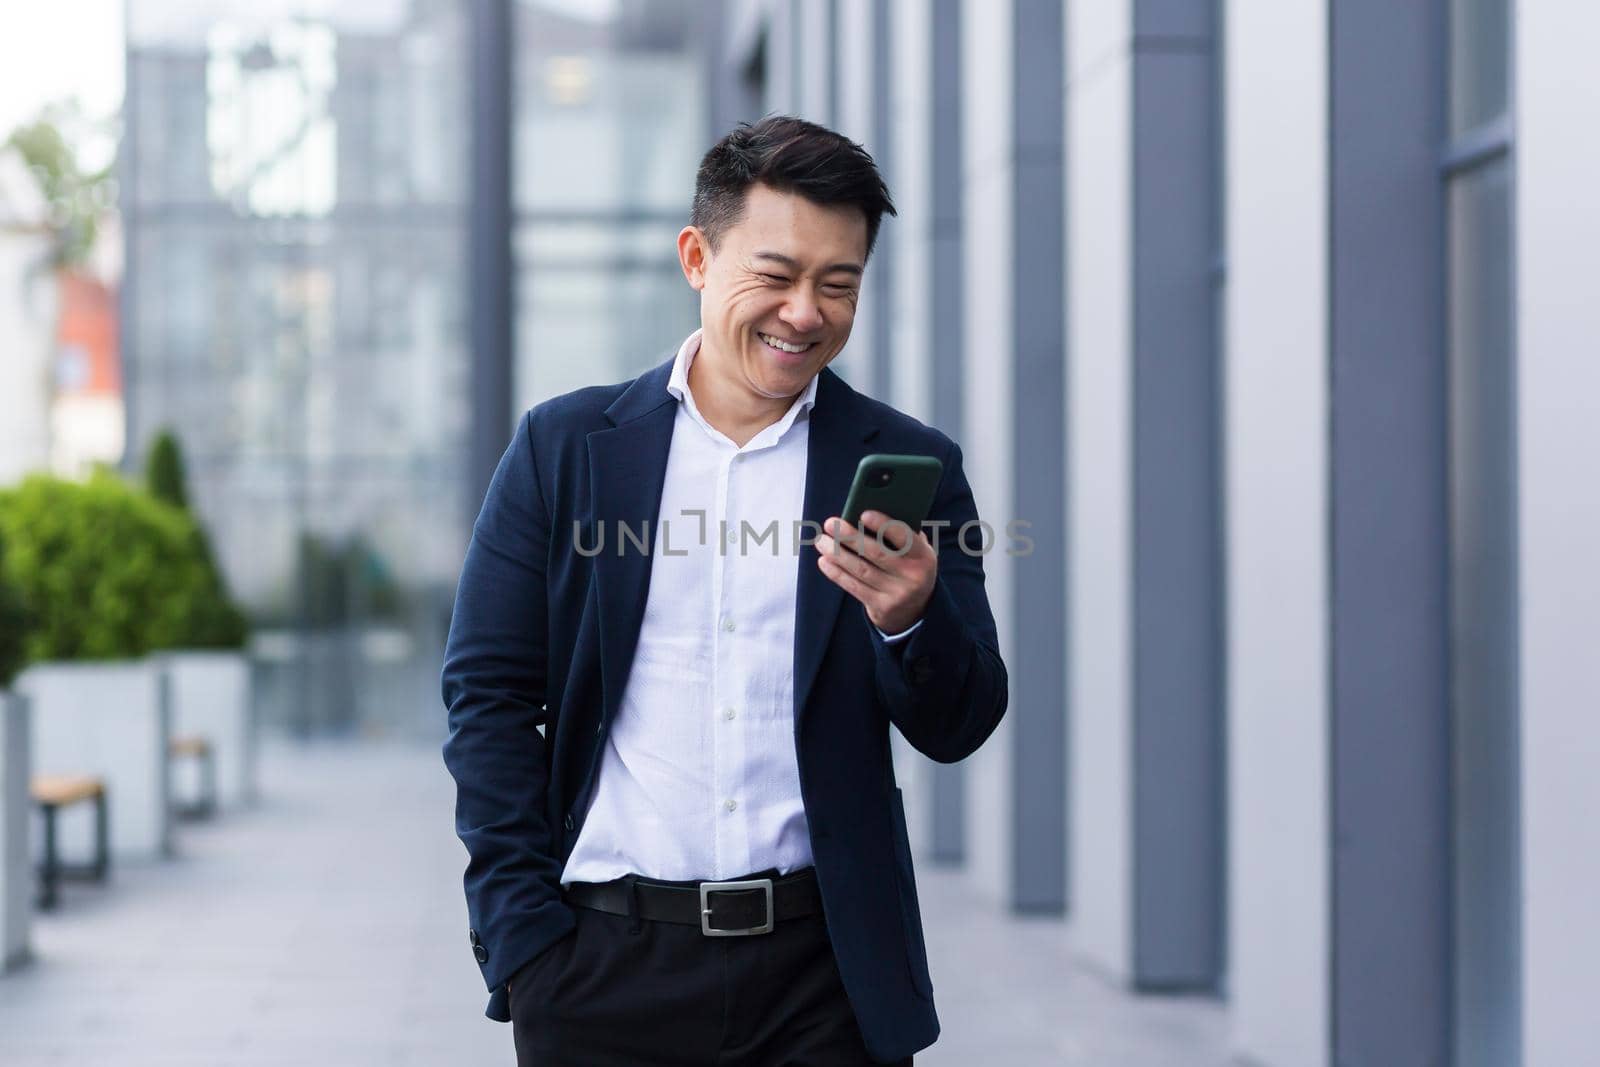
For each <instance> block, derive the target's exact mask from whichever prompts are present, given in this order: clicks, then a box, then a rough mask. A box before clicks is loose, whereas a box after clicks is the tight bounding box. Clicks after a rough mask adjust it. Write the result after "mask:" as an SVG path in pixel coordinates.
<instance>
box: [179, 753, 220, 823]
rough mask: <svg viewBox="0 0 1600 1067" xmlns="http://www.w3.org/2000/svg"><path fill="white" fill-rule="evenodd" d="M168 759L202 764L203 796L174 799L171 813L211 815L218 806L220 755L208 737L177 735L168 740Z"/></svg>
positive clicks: (201, 817) (193, 817) (189, 816)
mask: <svg viewBox="0 0 1600 1067" xmlns="http://www.w3.org/2000/svg"><path fill="white" fill-rule="evenodd" d="M167 756H168V758H169V759H174V760H179V759H192V760H194V761H195V762H196V763H198V764H199V766H200V795H199V796H198V797H196V798H195V799H194V800H189V801H180V800H177V799H174V800H173V802H172V812H173V814H174V815H177V816H178V817H180V818H184V819H205V818H209V817H210V816H211V814H212V812H214V811H216V809H217V757H216V753H215V752H214V751H213V750H212V748H211V741H210V739H209V738H206V737H203V736H201V735H199V734H187V735H184V736H181V737H174V738H173V739H172V740H171V741H169V742H168V743H167Z"/></svg>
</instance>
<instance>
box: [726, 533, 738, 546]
mask: <svg viewBox="0 0 1600 1067" xmlns="http://www.w3.org/2000/svg"><path fill="white" fill-rule="evenodd" d="M738 541H739V532H738V531H737V530H729V531H728V544H730V545H732V544H737V543H738Z"/></svg>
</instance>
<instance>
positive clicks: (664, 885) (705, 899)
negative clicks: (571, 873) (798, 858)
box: [563, 867, 822, 937]
mask: <svg viewBox="0 0 1600 1067" xmlns="http://www.w3.org/2000/svg"><path fill="white" fill-rule="evenodd" d="M563 895H564V896H565V897H566V900H567V902H568V903H569V904H576V905H577V906H578V907H580V908H590V909H592V910H594V911H604V912H609V913H611V914H612V915H630V916H631V915H634V914H636V913H637V915H638V916H639V917H640V918H644V919H651V920H654V921H656V922H669V923H681V924H683V925H685V926H698V927H700V932H701V933H703V934H705V935H706V936H707V937H738V936H742V935H746V934H765V933H770V932H771V931H772V926H773V924H774V923H775V922H784V921H786V920H789V919H798V918H800V917H801V916H804V915H816V914H818V913H819V912H821V911H822V892H821V890H819V889H818V888H817V871H816V868H815V867H806V868H804V869H802V870H799V871H795V872H794V873H793V874H787V875H784V876H783V877H782V878H745V879H740V880H738V881H733V882H660V881H656V880H654V879H649V878H641V877H638V876H635V875H629V876H627V877H624V878H618V879H616V880H614V881H610V882H573V883H572V884H571V885H569V886H567V888H566V890H565V891H564V894H563ZM635 900H636V901H637V902H638V905H637V909H636V910H635V909H634V908H633V907H630V902H631V901H635Z"/></svg>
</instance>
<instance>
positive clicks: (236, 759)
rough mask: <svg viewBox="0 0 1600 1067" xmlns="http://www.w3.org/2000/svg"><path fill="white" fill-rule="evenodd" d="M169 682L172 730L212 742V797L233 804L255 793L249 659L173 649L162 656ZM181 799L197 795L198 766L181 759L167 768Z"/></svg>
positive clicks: (238, 654)
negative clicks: (214, 794)
mask: <svg viewBox="0 0 1600 1067" xmlns="http://www.w3.org/2000/svg"><path fill="white" fill-rule="evenodd" d="M165 659H166V663H167V674H168V677H169V678H170V679H171V686H172V723H173V726H172V732H173V733H174V734H175V735H177V736H180V737H182V736H187V735H191V734H199V735H201V736H203V737H205V738H206V739H207V740H208V741H210V742H211V751H212V758H213V759H214V760H215V761H216V772H217V801H218V804H219V805H220V806H221V807H223V808H237V807H241V806H243V805H245V804H249V803H252V802H254V800H255V797H256V723H255V714H254V701H253V700H252V699H251V696H252V692H251V684H250V660H249V658H248V657H247V656H245V654H244V653H242V652H174V653H172V654H170V655H168V656H166V657H165ZM172 774H173V778H174V781H173V788H174V789H175V790H176V791H177V793H178V795H179V796H181V797H183V798H184V799H189V798H193V797H195V796H197V795H198V787H199V774H198V768H197V767H196V766H195V765H194V763H193V761H192V760H183V761H181V762H180V763H179V764H178V765H177V766H175V767H174V768H173V770H172Z"/></svg>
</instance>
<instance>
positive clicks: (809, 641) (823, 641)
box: [794, 367, 878, 731]
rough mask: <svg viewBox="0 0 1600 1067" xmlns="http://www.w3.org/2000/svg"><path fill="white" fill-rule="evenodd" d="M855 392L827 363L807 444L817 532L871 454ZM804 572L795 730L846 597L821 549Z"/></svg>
mask: <svg viewBox="0 0 1600 1067" xmlns="http://www.w3.org/2000/svg"><path fill="white" fill-rule="evenodd" d="M855 401H856V393H855V391H854V390H852V389H851V388H850V387H849V386H848V385H846V384H845V383H844V381H843V379H841V378H840V377H839V376H838V375H837V374H835V373H834V372H833V371H831V370H829V369H827V368H826V367H824V368H823V369H822V372H821V380H820V381H819V382H817V398H816V403H815V404H814V405H813V406H812V408H811V415H810V419H811V430H810V437H809V441H808V443H807V446H806V492H805V505H804V508H803V510H804V518H805V519H807V520H809V521H810V522H813V523H816V526H815V527H812V526H807V527H806V531H807V533H808V534H809V535H810V536H812V537H815V536H816V534H817V533H818V532H819V531H820V530H821V527H822V521H823V520H824V519H826V518H829V517H830V516H833V515H837V514H839V512H840V511H842V510H843V509H844V498H845V496H846V495H847V494H848V493H849V492H850V482H851V480H852V479H854V477H855V473H856V465H857V464H859V463H860V462H861V458H862V457H863V456H865V455H867V454H868V453H869V446H868V444H867V442H868V441H870V440H871V439H872V438H873V437H874V436H875V435H876V434H877V432H878V428H877V426H876V425H874V424H872V423H870V422H869V421H868V419H869V415H868V413H867V410H866V408H865V406H864V405H861V404H857V403H856V402H855ZM799 568H800V573H799V577H798V579H797V584H796V587H795V621H794V720H795V729H796V731H798V730H799V728H800V720H801V717H802V716H803V714H804V712H805V706H806V700H807V698H808V697H809V696H810V695H811V686H812V683H814V682H815V681H816V677H817V670H818V669H819V668H820V667H821V666H822V658H823V654H824V652H826V651H827V647H828V638H829V637H830V635H832V633H833V624H834V620H835V619H837V618H838V615H839V606H840V604H841V603H842V601H843V600H844V599H845V596H844V590H842V589H840V588H839V587H838V586H837V585H835V584H834V583H833V582H831V581H830V580H829V579H828V576H827V575H825V574H823V573H822V571H821V570H820V569H819V568H818V566H817V550H816V548H814V547H807V548H803V549H801V550H800V561H799Z"/></svg>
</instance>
